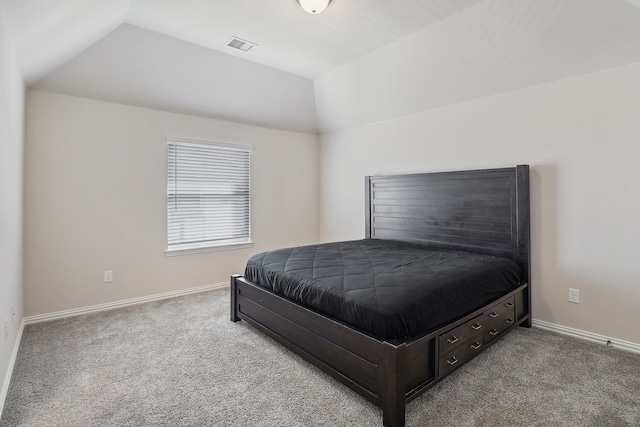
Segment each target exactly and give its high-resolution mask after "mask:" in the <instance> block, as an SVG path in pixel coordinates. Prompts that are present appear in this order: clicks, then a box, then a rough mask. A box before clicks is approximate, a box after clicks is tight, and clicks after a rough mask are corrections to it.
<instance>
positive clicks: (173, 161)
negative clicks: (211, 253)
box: [167, 138, 251, 254]
mask: <svg viewBox="0 0 640 427" xmlns="http://www.w3.org/2000/svg"><path fill="white" fill-rule="evenodd" d="M250 160H251V147H248V146H241V145H227V144H218V143H210V142H204V141H191V140H184V139H176V138H168V139H167V240H168V248H167V254H171V253H172V252H173V253H178V252H184V251H201V250H212V249H216V248H221V247H225V246H231V245H243V244H244V245H246V244H250V243H251V209H250V199H251V194H250Z"/></svg>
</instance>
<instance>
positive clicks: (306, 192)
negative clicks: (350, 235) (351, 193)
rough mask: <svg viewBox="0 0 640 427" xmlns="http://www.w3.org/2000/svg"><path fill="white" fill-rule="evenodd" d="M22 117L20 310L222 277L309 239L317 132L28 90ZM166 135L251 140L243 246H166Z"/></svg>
mask: <svg viewBox="0 0 640 427" xmlns="http://www.w3.org/2000/svg"><path fill="white" fill-rule="evenodd" d="M26 122H27V127H26V150H25V217H24V218H25V242H24V243H25V252H24V253H25V259H24V291H25V313H26V315H36V314H43V313H51V312H55V311H60V310H66V309H72V308H79V307H86V306H91V305H96V304H101V303H107V302H114V301H119V300H126V299H130V298H135V297H140V296H147V295H153V294H158V293H163V292H170V291H175V290H180V289H186V288H191V287H196V286H202V285H208V284H214V283H219V282H225V281H228V278H229V275H230V274H232V273H242V272H243V269H244V263H245V262H246V259H247V258H248V257H249V256H250V255H251V254H253V253H256V252H259V251H263V250H267V249H270V248H274V247H279V246H292V245H299V244H306V243H312V242H315V241H316V240H317V236H318V227H317V224H318V214H317V212H318V200H317V194H318V190H317V183H318V168H317V157H318V152H317V136H316V135H311V134H304V133H295V132H287V131H280V130H273V129H267V128H260V127H254V126H247V125H241V124H236V123H230V122H224V121H219V120H213V119H206V118H200V117H193V116H187V115H180V114H173V113H167V112H161V111H156V110H150V109H143V108H137V107H131V106H125V105H120V104H113V103H106V102H100V101H95V100H89V99H84V98H77V97H71V96H66V95H58V94H53V93H46V92H38V91H29V92H28V95H27V113H26ZM168 135H171V136H178V137H185V138H193V139H204V140H211V141H220V142H230V143H242V144H250V145H252V146H253V153H252V191H253V194H252V217H253V224H252V225H253V233H252V234H253V240H254V242H255V245H254V246H253V247H252V248H249V249H236V250H228V251H219V252H208V253H201V254H192V255H182V256H172V257H168V256H166V255H165V253H164V251H165V249H166V201H165V200H166V145H165V138H166V136H168ZM104 270H113V275H114V280H113V282H112V283H110V284H105V283H103V271H104Z"/></svg>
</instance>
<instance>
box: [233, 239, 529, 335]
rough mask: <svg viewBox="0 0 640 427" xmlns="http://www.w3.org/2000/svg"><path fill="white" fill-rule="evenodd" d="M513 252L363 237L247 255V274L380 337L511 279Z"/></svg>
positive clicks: (433, 320) (441, 317) (461, 310)
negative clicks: (492, 253)
mask: <svg viewBox="0 0 640 427" xmlns="http://www.w3.org/2000/svg"><path fill="white" fill-rule="evenodd" d="M519 274H520V271H519V268H518V266H517V265H516V264H515V263H514V262H513V261H510V260H507V259H503V258H498V257H493V256H489V255H481V254H472V253H468V252H462V251H441V250H432V249H428V248H424V247H419V246H415V245H411V244H408V243H403V242H394V241H388V240H378V239H365V240H357V241H347V242H335V243H327V244H323V245H312V246H303V247H296V248H287V249H278V250H274V251H269V252H265V253H262V254H258V255H255V256H254V257H252V258H251V259H250V260H249V262H248V264H247V269H246V271H245V276H246V277H247V279H249V280H251V281H253V282H255V283H258V284H260V285H262V286H265V287H268V288H270V289H272V290H274V291H275V292H277V293H280V294H281V295H283V296H285V297H288V298H291V299H293V300H295V301H298V302H300V303H303V304H305V305H307V306H309V307H311V308H313V309H316V310H318V311H320V312H323V313H325V314H328V315H330V316H333V317H336V318H337V319H339V320H342V321H345V322H347V323H349V324H351V325H353V326H356V327H358V328H359V329H362V330H363V331H366V332H369V333H372V334H374V335H376V336H380V337H383V338H391V337H393V338H400V337H406V336H412V335H415V334H417V333H419V332H423V331H425V330H427V329H429V328H433V327H435V326H437V325H439V324H443V323H445V322H446V321H448V320H449V318H456V317H459V316H461V315H463V314H465V313H466V312H469V311H471V310H473V309H475V308H476V307H477V306H480V305H482V304H483V303H485V302H487V301H489V300H491V299H493V298H495V297H496V296H498V295H500V294H503V293H505V292H507V291H509V290H511V289H513V288H514V287H515V285H516V284H517V282H518V279H519Z"/></svg>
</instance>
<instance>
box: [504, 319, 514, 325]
mask: <svg viewBox="0 0 640 427" xmlns="http://www.w3.org/2000/svg"><path fill="white" fill-rule="evenodd" d="M504 322H505V323H506V324H507V325H510V324H512V323H513V319H507V320H505V321H504Z"/></svg>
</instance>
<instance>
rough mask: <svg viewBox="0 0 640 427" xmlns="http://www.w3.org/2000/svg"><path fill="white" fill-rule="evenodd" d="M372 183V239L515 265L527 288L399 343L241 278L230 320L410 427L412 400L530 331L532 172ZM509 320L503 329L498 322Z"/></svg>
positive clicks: (368, 195) (522, 168) (235, 279)
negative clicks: (513, 334)
mask: <svg viewBox="0 0 640 427" xmlns="http://www.w3.org/2000/svg"><path fill="white" fill-rule="evenodd" d="M365 182H366V192H365V199H366V238H377V239H393V240H403V241H412V242H426V243H429V244H430V245H436V246H439V247H442V248H450V249H463V250H468V251H473V252H480V253H487V254H493V255H500V256H504V257H508V258H511V259H513V260H515V261H516V262H517V263H518V264H519V266H520V267H521V269H522V281H521V284H520V286H519V287H518V288H517V289H515V290H513V291H512V292H510V293H508V294H506V295H504V296H502V297H500V298H498V299H496V300H494V301H491V302H490V303H489V304H487V305H485V306H483V307H479V308H478V309H477V310H475V311H474V312H472V313H468V314H467V315H465V316H463V317H460V318H457V319H454V320H453V321H452V322H451V323H449V324H446V325H444V326H442V327H438V329H436V330H432V331H429V332H428V333H426V334H424V335H421V336H417V337H413V338H411V339H409V340H406V341H404V342H399V343H398V342H388V341H384V340H380V339H378V338H376V337H373V336H370V335H368V334H366V333H363V332H361V331H358V330H355V329H353V328H352V327H350V326H349V325H348V324H345V323H342V322H340V321H337V320H335V319H332V318H330V317H327V316H324V315H322V314H320V313H318V312H316V311H313V310H310V309H308V308H306V307H304V306H302V305H300V304H298V303H296V302H293V301H291V300H288V299H286V298H283V297H281V296H278V295H276V294H274V293H273V292H271V291H269V290H268V289H266V288H263V287H261V286H258V285H256V284H254V283H251V282H250V281H248V280H246V279H245V278H244V277H242V276H240V275H234V276H232V277H231V320H232V321H233V322H236V321H238V320H244V321H245V322H247V323H249V324H251V325H252V326H254V327H256V328H257V329H259V330H261V331H262V332H264V333H265V334H266V335H268V336H270V337H272V338H273V339H275V340H276V341H278V342H280V343H281V344H283V345H284V346H285V347H287V348H289V349H290V350H292V351H294V352H295V353H297V354H299V355H300V356H301V357H303V358H304V359H306V360H307V361H309V362H311V363H312V364H313V365H315V366H317V367H318V368H320V369H322V370H323V371H325V372H326V373H328V374H329V375H331V376H332V377H334V378H335V379H337V380H338V381H340V382H342V383H343V384H345V385H346V386H348V387H350V388H351V389H353V390H355V391H356V392H357V393H359V394H361V395H362V396H364V397H365V398H367V399H369V400H370V401H371V402H373V403H374V404H376V405H378V406H379V407H381V408H382V410H383V423H384V425H385V426H388V427H394V426H404V423H405V405H406V404H407V403H408V402H410V401H412V400H413V399H415V398H416V397H417V396H418V395H419V394H420V393H422V392H424V391H425V390H426V389H427V388H429V387H431V386H433V385H434V384H435V383H437V382H438V381H440V380H442V379H443V378H444V377H446V376H447V375H448V374H449V373H451V372H452V371H454V370H455V369H457V368H458V367H459V365H462V364H464V363H465V362H466V361H468V360H470V359H472V358H473V357H475V355H476V354H477V353H480V352H481V351H483V350H484V349H485V348H486V347H487V346H488V345H491V344H493V343H494V342H495V341H496V340H497V339H499V338H501V337H502V336H504V333H506V332H507V331H509V330H511V329H512V328H514V327H515V326H517V325H520V326H526V327H530V326H531V314H530V313H531V287H530V283H529V275H530V268H529V265H530V248H529V247H530V243H529V167H528V166H527V165H519V166H516V167H514V168H501V169H485V170H473V171H456V172H439V173H428V174H416V175H399V176H380V177H366V178H365ZM503 315H504V318H505V320H504V321H502V320H499V319H496V318H498V317H499V316H503ZM497 320H499V322H500V325H501V326H496V325H498V323H496V321H497ZM483 327H484V330H485V331H487V332H481V331H482V330H483V329H482V328H483ZM469 328H470V329H469ZM467 329H468V331H469V332H467ZM474 331H476V332H474ZM469 334H474V335H473V336H471V337H470V338H469V337H467V336H468V335H469ZM458 341H460V342H462V343H466V344H463V345H461V344H459V343H457V342H458ZM454 343H456V344H454ZM469 343H471V344H470V345H469Z"/></svg>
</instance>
